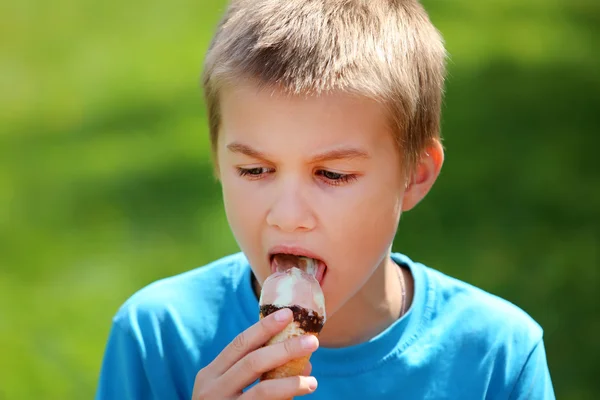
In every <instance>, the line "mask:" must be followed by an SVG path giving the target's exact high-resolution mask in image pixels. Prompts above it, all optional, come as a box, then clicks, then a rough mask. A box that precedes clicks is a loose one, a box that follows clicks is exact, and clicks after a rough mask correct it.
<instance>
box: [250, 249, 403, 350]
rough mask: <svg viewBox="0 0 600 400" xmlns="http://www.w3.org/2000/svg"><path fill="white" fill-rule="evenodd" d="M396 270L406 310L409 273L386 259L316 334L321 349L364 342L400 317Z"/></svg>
mask: <svg viewBox="0 0 600 400" xmlns="http://www.w3.org/2000/svg"><path fill="white" fill-rule="evenodd" d="M399 271H401V273H402V274H403V277H404V282H405V290H406V295H405V297H404V301H405V302H406V304H405V305H404V309H405V310H408V309H409V307H410V304H411V301H412V295H413V290H414V289H413V280H412V277H411V275H410V272H408V271H405V270H404V269H401V268H399V267H398V265H397V264H396V263H395V262H394V261H393V260H392V259H391V258H390V256H387V257H386V258H385V259H384V261H382V263H381V264H380V265H379V267H377V269H376V270H375V272H374V273H373V275H372V276H371V277H370V278H369V280H368V281H367V283H366V284H365V285H364V286H363V287H362V288H361V289H360V290H359V291H358V292H357V293H356V294H355V295H354V296H353V297H352V298H351V299H350V300H349V301H348V302H346V304H344V305H343V306H342V308H340V309H339V310H338V311H337V312H336V313H335V314H334V315H332V316H331V317H328V319H327V323H326V324H325V326H324V327H323V330H322V331H321V333H320V334H319V342H320V346H322V347H332V348H335V347H345V346H352V345H355V344H359V343H363V342H365V341H368V340H369V339H371V338H373V337H375V336H377V335H378V334H379V333H381V332H383V331H384V330H385V329H386V328H388V327H389V326H390V325H392V324H393V323H394V322H395V321H396V320H397V319H398V318H399V317H401V309H402V284H401V281H400V277H399V274H398V272H399ZM252 283H253V288H254V292H255V294H256V296H257V298H260V285H259V284H258V282H257V281H256V280H255V279H254V278H253V281H252ZM382 288H383V289H382Z"/></svg>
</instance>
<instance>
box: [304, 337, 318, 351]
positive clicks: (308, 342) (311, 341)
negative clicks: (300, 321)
mask: <svg viewBox="0 0 600 400" xmlns="http://www.w3.org/2000/svg"><path fill="white" fill-rule="evenodd" d="M300 344H301V345H302V347H304V348H305V349H312V348H315V347H317V345H318V341H317V338H316V337H314V336H313V335H304V336H302V338H300Z"/></svg>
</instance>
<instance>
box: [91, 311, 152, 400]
mask: <svg viewBox="0 0 600 400" xmlns="http://www.w3.org/2000/svg"><path fill="white" fill-rule="evenodd" d="M149 398H151V393H150V386H149V384H148V379H147V377H146V375H145V373H144V367H143V364H142V357H141V349H140V347H139V345H138V343H137V342H136V341H135V340H134V338H133V336H132V335H131V333H130V332H128V331H127V330H126V329H125V328H124V327H122V326H121V325H119V324H118V322H117V321H115V322H114V323H113V325H112V327H111V331H110V334H109V338H108V342H107V345H106V349H105V353H104V359H103V361H102V367H101V371H100V378H99V382H98V388H97V391H96V400H108V399H122V400H133V399H149Z"/></svg>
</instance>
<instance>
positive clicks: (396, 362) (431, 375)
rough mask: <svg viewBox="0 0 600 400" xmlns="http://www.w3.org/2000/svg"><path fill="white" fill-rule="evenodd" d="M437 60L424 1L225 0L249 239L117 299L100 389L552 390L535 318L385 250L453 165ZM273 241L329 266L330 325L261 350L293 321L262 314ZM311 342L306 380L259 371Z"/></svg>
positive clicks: (226, 150) (382, 394)
mask: <svg viewBox="0 0 600 400" xmlns="http://www.w3.org/2000/svg"><path fill="white" fill-rule="evenodd" d="M444 74H445V50H444V47H443V42H442V39H441V37H440V35H439V34H438V32H437V31H436V30H435V28H434V27H433V26H432V24H431V23H430V21H429V19H428V17H427V14H426V13H425V11H424V10H423V8H422V7H421V5H420V4H419V3H418V2H417V1H416V0H285V1H283V0H279V1H278V0H237V1H233V2H232V4H231V5H230V6H229V8H228V10H227V11H226V13H225V17H224V19H223V21H222V22H221V24H220V26H219V28H218V31H217V33H216V36H215V38H214V40H213V42H212V45H211V47H210V50H209V52H208V55H207V58H206V65H205V70H204V88H205V94H206V101H207V106H208V111H209V123H210V133H211V141H212V145H213V156H214V159H215V167H216V168H215V170H216V174H217V176H218V178H219V180H220V181H221V183H222V188H223V198H224V206H225V210H226V213H227V218H228V221H229V224H230V226H231V229H232V232H233V234H234V236H235V238H236V240H237V242H238V244H239V246H240V248H241V250H242V252H241V253H239V254H234V255H231V256H228V257H225V258H223V259H221V260H217V261H215V262H213V263H212V264H210V265H207V266H205V267H203V268H199V269H197V270H193V271H190V272H187V273H184V274H181V275H179V276H175V277H171V278H168V279H164V280H162V281H159V282H156V283H154V284H152V285H150V286H149V287H147V288H144V289H143V290H141V291H140V292H138V293H136V294H135V295H134V296H133V297H132V298H131V299H129V300H128V301H127V302H126V303H125V304H124V305H123V307H122V308H121V309H120V310H119V312H118V313H117V315H116V316H115V318H114V321H113V322H114V324H113V327H112V330H111V334H110V338H109V341H108V345H107V349H106V354H105V358H104V364H103V367H102V372H101V377H100V384H99V388H98V392H97V398H98V399H150V398H156V399H190V398H193V399H234V398H242V399H288V398H292V397H293V396H302V395H306V394H311V396H312V398H314V399H399V398H403V399H483V398H486V399H487V398H489V399H552V398H554V393H553V389H552V384H551V380H550V376H549V372H548V368H547V363H546V358H545V350H544V344H543V339H542V329H541V328H540V327H539V326H538V325H537V324H536V323H535V322H534V321H533V320H532V319H531V318H530V317H529V316H528V315H526V314H525V313H524V312H523V311H521V310H520V309H518V308H517V307H516V306H514V305H512V304H510V303H508V302H506V301H504V300H502V299H499V298H497V297H495V296H493V295H491V294H488V293H485V292H483V291H481V290H479V289H477V288H474V287H472V286H470V285H468V284H466V283H463V282H460V281H457V280H455V279H453V278H451V277H448V276H446V275H444V274H442V273H440V272H438V271H436V270H434V269H431V268H429V267H426V266H424V265H422V264H420V263H417V262H414V261H412V260H411V259H409V258H408V257H407V256H405V255H402V254H399V253H391V250H390V249H391V245H392V242H393V238H394V235H395V233H396V229H397V225H398V222H399V220H400V216H401V213H402V212H403V211H407V210H410V209H411V208H413V207H414V206H415V205H417V203H419V201H421V200H422V199H423V198H424V197H425V195H426V194H427V193H428V191H429V190H430V188H431V187H432V185H433V183H434V182H435V180H436V178H437V177H438V174H439V172H440V169H441V166H442V163H443V159H444V154H443V148H442V146H441V144H440V132H439V131H440V128H439V121H440V106H441V98H442V90H443V80H444ZM278 254H293V255H300V256H307V257H310V258H313V259H315V260H316V262H317V263H318V265H320V268H321V275H320V276H322V278H320V285H321V287H322V290H323V293H324V296H325V302H326V310H327V321H326V323H325V327H324V328H323V330H322V332H321V334H320V336H319V338H318V339H316V338H314V337H313V336H311V335H306V336H304V337H299V338H294V339H290V340H289V341H287V342H286V343H284V344H276V345H271V346H265V347H263V344H265V343H266V342H267V341H268V340H269V339H270V338H271V337H273V336H274V335H275V334H276V333H278V332H279V331H281V330H282V329H283V327H284V326H285V325H287V324H288V323H289V322H290V321H291V318H292V316H291V314H290V312H289V310H286V309H284V310H282V311H281V312H279V313H275V314H271V315H269V316H268V317H266V318H264V319H262V320H260V321H259V318H258V299H259V296H260V290H261V285H262V283H263V282H264V281H265V279H266V278H267V277H268V276H269V275H270V274H271V273H272V271H273V258H274V257H275V256H277V255H278ZM307 354H312V358H311V363H312V364H309V365H308V367H307V369H306V370H305V371H304V374H302V375H301V376H298V377H293V378H282V379H273V380H267V381H263V382H259V381H258V378H259V377H260V375H261V373H263V372H265V371H268V370H271V369H272V368H274V367H276V366H278V365H282V364H284V363H285V362H287V361H288V360H290V359H294V358H297V357H300V356H303V355H307ZM317 379H318V381H317Z"/></svg>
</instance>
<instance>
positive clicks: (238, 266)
mask: <svg viewBox="0 0 600 400" xmlns="http://www.w3.org/2000/svg"><path fill="white" fill-rule="evenodd" d="M245 260H246V259H245V257H244V256H243V254H242V253H236V254H232V255H228V256H225V257H223V258H221V259H218V260H216V261H213V262H211V263H209V264H206V265H204V266H200V267H198V268H195V269H193V270H190V271H186V272H184V273H181V274H178V275H175V276H170V277H167V278H163V279H160V280H158V281H155V282H153V283H151V284H149V285H147V286H145V287H143V288H141V289H140V290H138V291H137V292H135V293H134V294H133V295H132V296H130V297H129V298H128V299H127V300H126V301H125V302H124V303H123V305H122V306H121V307H120V308H119V310H118V311H117V313H116V315H115V316H114V319H113V322H114V324H115V325H118V326H120V328H122V329H125V330H129V331H131V332H130V333H132V334H134V336H139V335H143V333H144V331H150V330H151V329H149V328H150V327H152V326H155V327H156V326H157V325H158V323H160V324H163V325H164V324H165V323H167V324H169V323H170V324H174V323H182V322H186V321H190V320H192V321H198V320H199V319H200V320H201V319H204V320H206V319H210V317H211V315H214V314H216V313H218V312H219V309H220V308H222V307H226V306H227V303H228V302H229V303H230V302H232V301H233V297H234V296H233V295H232V293H233V292H235V291H236V289H237V285H239V282H240V278H241V275H242V274H243V273H244V267H245V266H246V264H245ZM205 322H208V321H205ZM206 325H207V326H209V325H210V324H206Z"/></svg>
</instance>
